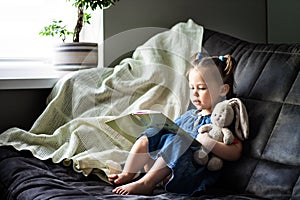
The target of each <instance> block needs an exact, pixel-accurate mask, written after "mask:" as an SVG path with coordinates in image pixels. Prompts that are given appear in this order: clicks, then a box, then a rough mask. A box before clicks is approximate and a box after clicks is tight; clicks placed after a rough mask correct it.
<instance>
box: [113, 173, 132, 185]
mask: <svg viewBox="0 0 300 200" xmlns="http://www.w3.org/2000/svg"><path fill="white" fill-rule="evenodd" d="M135 175H136V174H135V173H127V172H122V173H120V174H111V175H108V181H110V182H112V183H114V184H116V185H121V184H126V183H129V182H130V181H132V179H133V178H134V177H135Z"/></svg>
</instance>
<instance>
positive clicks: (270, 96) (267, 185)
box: [203, 29, 300, 199]
mask: <svg viewBox="0 0 300 200" xmlns="http://www.w3.org/2000/svg"><path fill="white" fill-rule="evenodd" d="M203 51H204V52H207V53H208V54H210V55H224V54H231V55H232V56H233V57H234V58H235V59H236V60H237V63H238V66H237V70H236V73H235V79H236V88H235V92H236V94H237V96H238V97H239V98H241V99H242V100H243V101H244V103H245V106H246V108H247V110H248V114H249V125H250V138H249V139H248V140H246V141H245V142H244V152H243V156H242V158H241V159H240V160H239V161H237V162H228V163H227V165H226V166H225V168H224V173H223V176H222V179H221V181H220V183H219V185H220V186H221V187H223V188H227V189H234V190H235V191H236V192H243V193H250V194H255V195H258V196H261V197H267V198H272V199H290V198H299V197H300V179H299V174H300V77H299V69H300V44H256V43H251V42H246V41H243V40H240V39H237V38H234V37H231V36H229V35H226V34H222V33H218V32H214V31H210V30H207V29H206V30H205V32H204V41H203Z"/></svg>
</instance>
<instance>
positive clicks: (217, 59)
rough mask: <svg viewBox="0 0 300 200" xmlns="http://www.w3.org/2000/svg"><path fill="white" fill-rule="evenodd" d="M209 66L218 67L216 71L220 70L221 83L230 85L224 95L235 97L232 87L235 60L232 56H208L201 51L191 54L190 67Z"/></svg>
mask: <svg viewBox="0 0 300 200" xmlns="http://www.w3.org/2000/svg"><path fill="white" fill-rule="evenodd" d="M211 66H216V67H217V68H218V71H219V72H220V75H221V77H222V80H223V84H228V85H229V86H230V89H229V92H228V94H227V95H226V97H227V98H228V99H229V98H233V97H235V94H234V91H233V89H234V86H235V80H234V72H235V69H236V61H235V60H234V58H233V57H232V56H231V55H229V54H226V55H224V56H208V55H205V54H202V53H195V54H194V55H193V56H192V67H191V69H193V68H196V69H199V68H202V67H211ZM189 71H190V70H189ZM189 71H188V73H189Z"/></svg>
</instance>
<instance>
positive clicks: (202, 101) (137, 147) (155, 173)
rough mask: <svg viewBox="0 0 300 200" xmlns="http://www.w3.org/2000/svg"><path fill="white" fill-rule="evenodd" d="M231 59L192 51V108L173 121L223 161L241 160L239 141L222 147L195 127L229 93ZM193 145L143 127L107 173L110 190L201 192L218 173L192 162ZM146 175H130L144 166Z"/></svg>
mask: <svg viewBox="0 0 300 200" xmlns="http://www.w3.org/2000/svg"><path fill="white" fill-rule="evenodd" d="M235 68H236V64H235V61H234V60H233V58H232V57H231V56H230V55H225V56H220V57H218V56H213V57H203V56H202V55H201V54H200V53H197V54H195V56H194V61H193V64H192V67H191V69H190V70H189V71H188V80H189V86H190V89H191V101H192V103H193V104H194V105H195V107H196V109H192V110H188V111H187V112H186V113H184V114H183V115H182V116H180V117H179V118H177V119H176V120H175V123H176V124H177V125H179V126H180V127H181V128H183V129H184V130H185V131H186V132H188V133H189V134H191V135H192V136H193V137H194V138H196V139H197V140H198V141H199V142H200V143H201V144H202V145H203V146H204V147H205V148H207V149H210V150H211V151H212V153H214V154H215V155H217V156H219V157H220V158H222V159H224V160H229V161H234V160H237V159H239V158H240V155H241V152H242V143H241V142H240V141H239V140H237V139H235V142H234V143H233V144H230V145H226V144H224V143H221V142H216V141H215V140H213V139H210V138H209V137H208V136H207V135H206V134H198V129H199V127H200V126H202V125H204V124H208V123H211V121H210V116H211V113H212V110H213V108H214V106H215V105H216V104H217V103H218V102H220V101H222V100H224V99H226V98H232V97H234V93H233V84H234V76H233V73H234V70H235ZM197 149H198V147H192V146H190V145H188V144H187V143H186V142H185V140H184V138H182V137H181V136H179V135H176V134H172V133H167V132H166V131H165V130H158V129H155V128H149V129H147V130H146V131H145V132H144V133H143V134H142V135H141V136H140V137H139V138H138V139H137V140H136V142H135V144H134V145H133V147H132V149H131V151H130V154H129V156H128V158H127V161H126V163H125V166H124V169H123V171H122V173H120V174H111V175H109V176H108V178H109V180H110V181H111V182H112V183H114V184H116V185H119V186H118V187H116V188H115V189H113V190H112V192H114V193H117V194H122V195H126V194H144V195H151V194H152V193H153V190H154V189H155V187H156V186H157V184H159V183H161V182H162V183H163V185H164V187H165V190H166V191H167V192H171V193H177V194H184V195H193V194H194V193H195V192H201V191H205V189H206V187H207V186H211V185H213V184H214V183H215V182H216V181H217V179H218V176H219V174H220V171H214V172H212V171H208V170H207V168H206V166H199V165H197V164H195V162H194V160H193V153H194V151H196V150H197ZM143 168H144V170H145V172H146V173H145V175H144V176H142V177H141V178H140V179H135V176H136V175H137V173H138V172H139V171H140V170H141V169H143Z"/></svg>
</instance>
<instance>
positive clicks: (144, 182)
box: [112, 157, 171, 195]
mask: <svg viewBox="0 0 300 200" xmlns="http://www.w3.org/2000/svg"><path fill="white" fill-rule="evenodd" d="M170 173H171V169H170V168H169V167H167V166H166V164H165V161H164V160H163V158H162V157H159V158H158V159H157V160H156V161H155V162H154V165H153V166H152V168H151V169H150V171H148V172H147V173H146V174H145V176H143V177H142V178H141V179H139V180H137V181H135V182H132V183H128V184H126V185H122V186H119V187H116V188H115V189H113V190H112V191H113V192H114V193H117V194H122V195H127V194H144V195H151V194H152V193H153V190H154V188H155V187H156V185H157V184H158V183H160V182H161V181H162V180H163V179H164V178H166V177H167V176H168V175H169V174H170Z"/></svg>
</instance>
